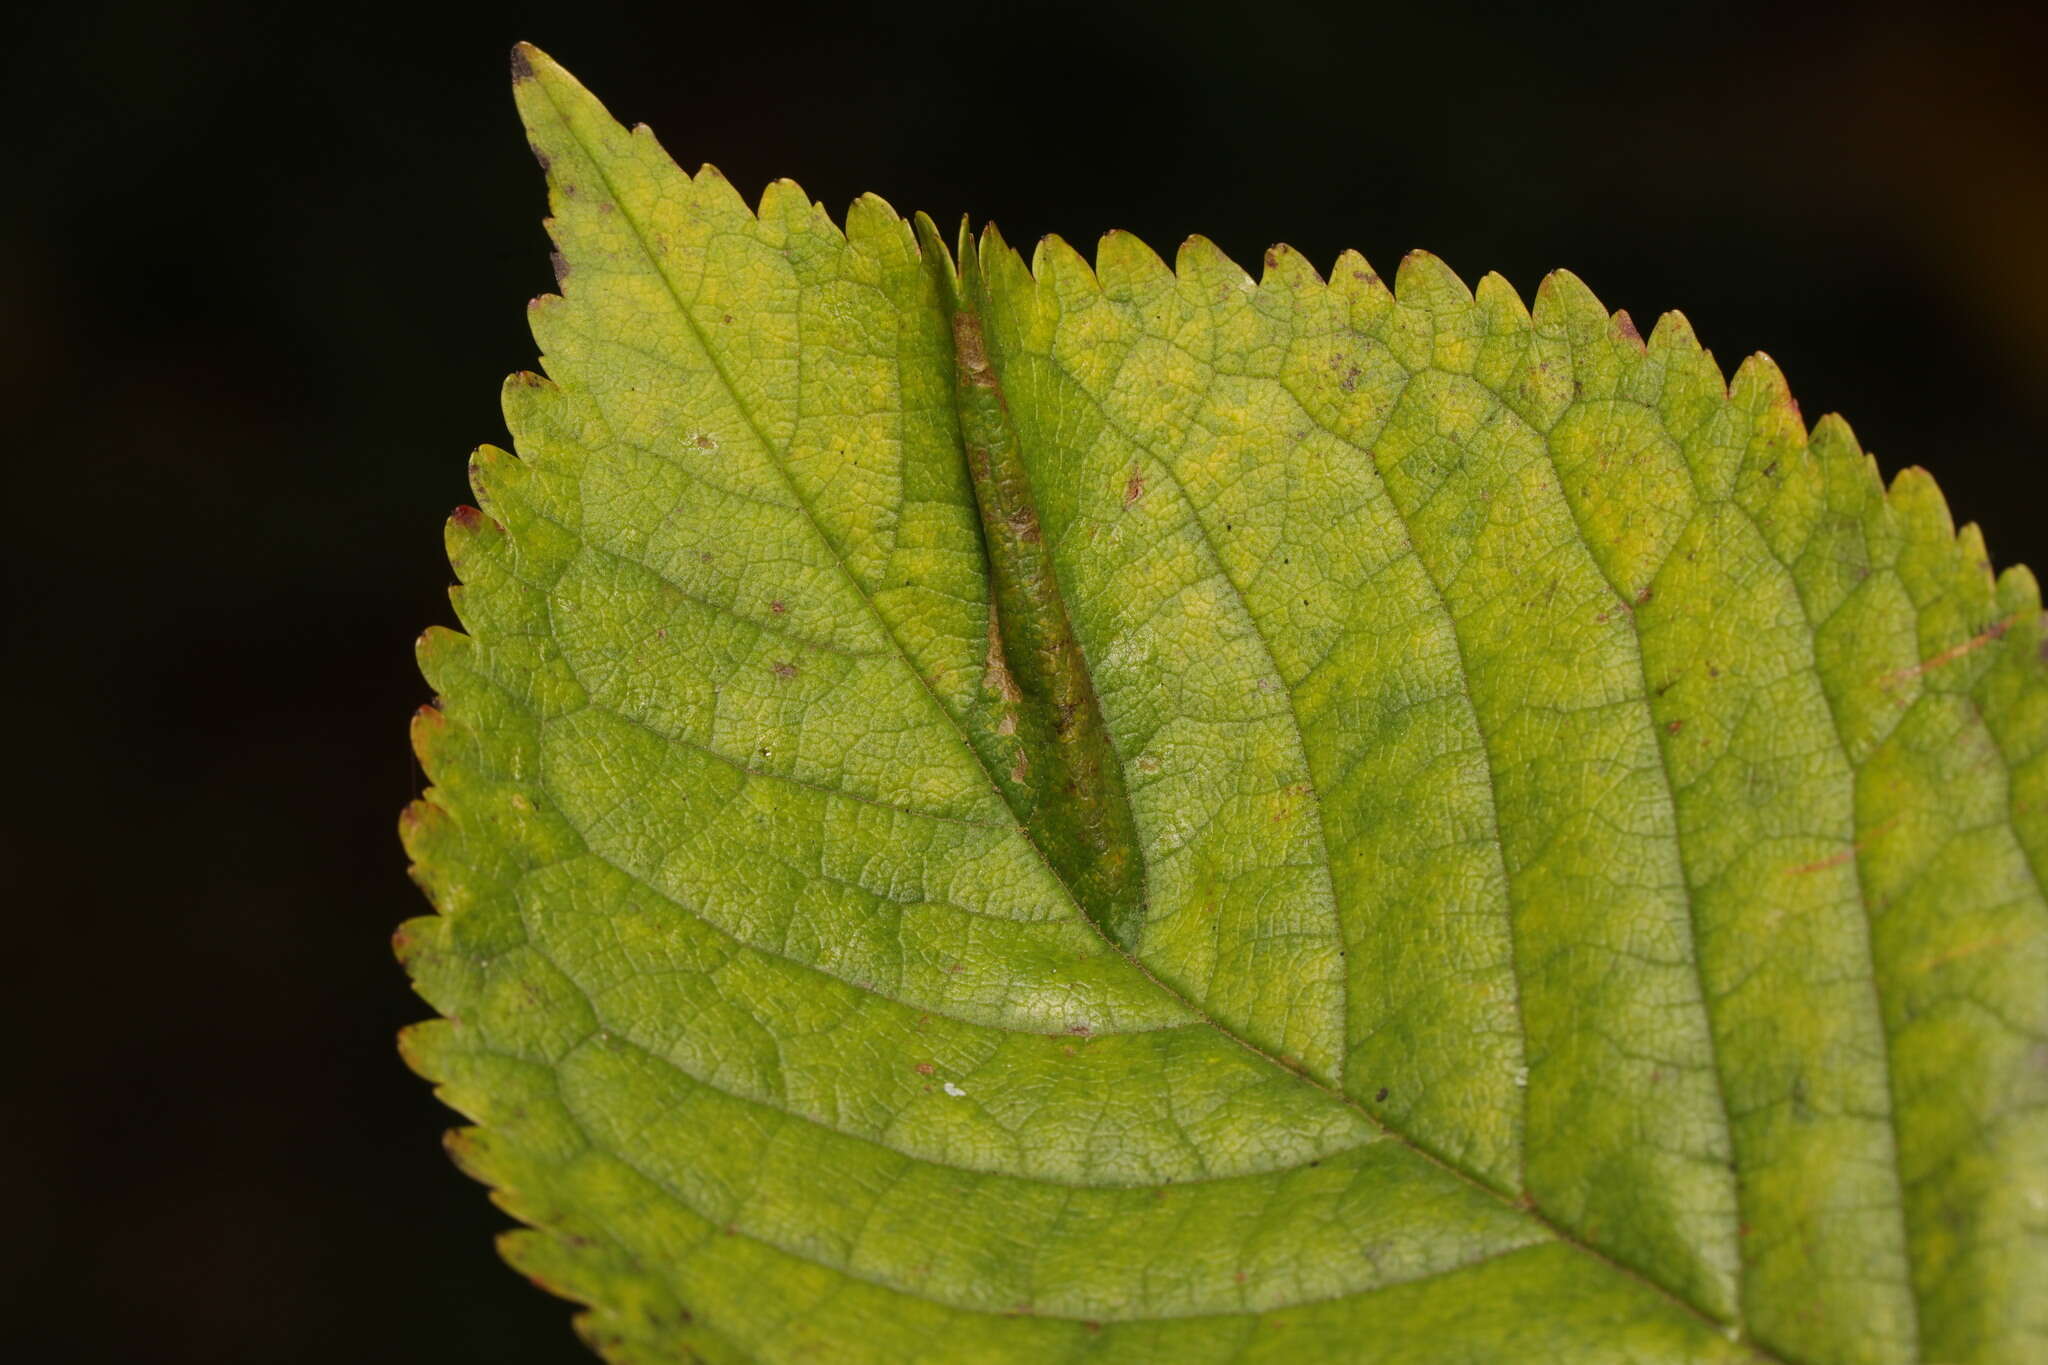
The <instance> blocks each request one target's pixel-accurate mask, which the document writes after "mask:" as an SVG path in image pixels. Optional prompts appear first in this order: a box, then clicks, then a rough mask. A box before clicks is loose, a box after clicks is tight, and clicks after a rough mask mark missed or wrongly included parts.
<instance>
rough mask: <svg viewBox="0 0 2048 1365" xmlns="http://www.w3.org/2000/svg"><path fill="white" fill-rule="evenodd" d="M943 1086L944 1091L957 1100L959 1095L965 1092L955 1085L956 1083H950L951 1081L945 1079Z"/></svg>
mask: <svg viewBox="0 0 2048 1365" xmlns="http://www.w3.org/2000/svg"><path fill="white" fill-rule="evenodd" d="M945 1088H946V1093H947V1094H948V1095H951V1096H952V1097H953V1098H954V1099H956V1100H957V1099H959V1098H960V1097H961V1096H962V1095H965V1094H966V1093H967V1092H966V1091H965V1090H962V1089H961V1088H960V1087H959V1086H957V1085H955V1084H953V1083H952V1082H951V1081H947V1082H946V1087H945Z"/></svg>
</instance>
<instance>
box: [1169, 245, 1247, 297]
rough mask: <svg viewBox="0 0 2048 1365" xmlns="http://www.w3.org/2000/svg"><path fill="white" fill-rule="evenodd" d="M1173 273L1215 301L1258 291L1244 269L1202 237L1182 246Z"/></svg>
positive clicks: (1175, 258) (1175, 259) (1220, 248)
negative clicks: (1234, 293) (1228, 293)
mask: <svg viewBox="0 0 2048 1365" xmlns="http://www.w3.org/2000/svg"><path fill="white" fill-rule="evenodd" d="M1173 272H1174V274H1176V275H1178V276H1179V277H1180V279H1181V282H1182V283H1184V284H1189V285H1194V286H1196V287H1198V288H1200V289H1202V290H1203V291H1205V292H1206V293H1208V294H1209V295H1210V296H1211V297H1218V298H1220V297H1223V296H1225V295H1226V294H1227V292H1228V291H1231V290H1236V291H1239V292H1241V293H1250V292H1251V291H1252V290H1254V289H1256V288H1257V287H1258V285H1257V283H1256V282H1254V281H1253V279H1252V277H1251V276H1250V275H1248V274H1246V273H1245V269H1244V267H1243V266H1241V265H1239V264H1238V263H1237V262H1236V261H1233V260H1231V259H1230V257H1229V255H1227V254H1226V253H1225V252H1224V250H1223V248H1222V247H1220V246H1217V245H1216V243H1214V242H1212V241H1210V240H1209V239H1208V238H1207V237H1204V236H1202V235H1201V234H1200V233H1196V234H1195V235H1194V236H1192V237H1190V238H1188V239H1187V240H1186V241H1184V242H1182V243H1181V244H1180V250H1179V251H1177V252H1175V253H1174V257H1173Z"/></svg>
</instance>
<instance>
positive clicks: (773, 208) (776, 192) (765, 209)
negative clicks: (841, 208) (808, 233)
mask: <svg viewBox="0 0 2048 1365" xmlns="http://www.w3.org/2000/svg"><path fill="white" fill-rule="evenodd" d="M754 216H755V217H756V218H758V219H760V221H761V222H762V223H763V224H773V225H777V226H780V227H781V228H782V229H783V231H784V232H786V233H788V234H790V235H791V236H794V235H796V234H797V233H799V232H801V231H803V230H805V229H807V228H808V229H814V230H817V231H820V232H821V233H822V234H823V235H824V237H825V238H826V240H828V241H841V242H843V241H845V240H846V234H845V233H843V232H841V231H840V229H839V224H837V223H835V222H833V221H832V215H831V214H829V213H827V212H826V211H825V206H824V205H823V204H820V203H818V202H816V201H815V200H813V199H812V198H811V197H810V196H809V195H808V194H805V193H804V187H803V186H801V185H799V184H797V183H796V181H794V180H791V179H790V178H789V177H787V176H784V177H783V178H781V179H779V180H771V181H769V182H768V184H767V185H766V186H765V187H764V188H763V189H762V191H761V202H760V204H759V205H758V206H757V207H756V209H755V210H754Z"/></svg>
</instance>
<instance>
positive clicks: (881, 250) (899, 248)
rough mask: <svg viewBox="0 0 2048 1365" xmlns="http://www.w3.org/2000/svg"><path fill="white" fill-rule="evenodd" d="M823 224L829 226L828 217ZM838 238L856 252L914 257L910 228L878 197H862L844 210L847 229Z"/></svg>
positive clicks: (915, 251)
mask: <svg viewBox="0 0 2048 1365" xmlns="http://www.w3.org/2000/svg"><path fill="white" fill-rule="evenodd" d="M820 212H823V210H822V209H821V210H820ZM826 221H827V222H830V217H829V216H827V218H826ZM835 231H836V229H835ZM840 236H841V237H842V238H843V239H844V240H845V241H846V242H847V243H848V245H850V246H852V247H853V248H854V249H855V250H858V251H863V252H866V253H869V254H886V255H888V256H893V257H897V258H899V259H902V260H911V259H914V258H915V256H916V253H917V239H916V236H915V235H914V234H913V233H912V231H911V227H910V224H909V223H907V222H905V221H904V219H903V216H902V215H901V214H899V213H897V212H896V209H895V207H894V206H893V205H891V204H890V203H889V201H888V200H886V199H884V198H882V196H881V195H879V194H863V195H861V196H860V197H859V198H858V199H855V200H854V201H853V202H852V203H851V204H848V205H847V206H846V229H845V231H844V232H843V233H840Z"/></svg>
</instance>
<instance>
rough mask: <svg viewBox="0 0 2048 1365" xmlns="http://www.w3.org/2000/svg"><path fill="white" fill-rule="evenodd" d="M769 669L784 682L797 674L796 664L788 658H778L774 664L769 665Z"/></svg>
mask: <svg viewBox="0 0 2048 1365" xmlns="http://www.w3.org/2000/svg"><path fill="white" fill-rule="evenodd" d="M768 671H769V672H770V673H773V674H774V675H775V676H776V677H778V678H781V679H782V680H783V681H784V682H787V681H789V680H790V679H791V678H794V677H795V676H796V665H795V664H793V663H790V662H789V661H788V660H786V659H777V660H776V661H775V662H774V663H773V664H771V665H769V668H768Z"/></svg>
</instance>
